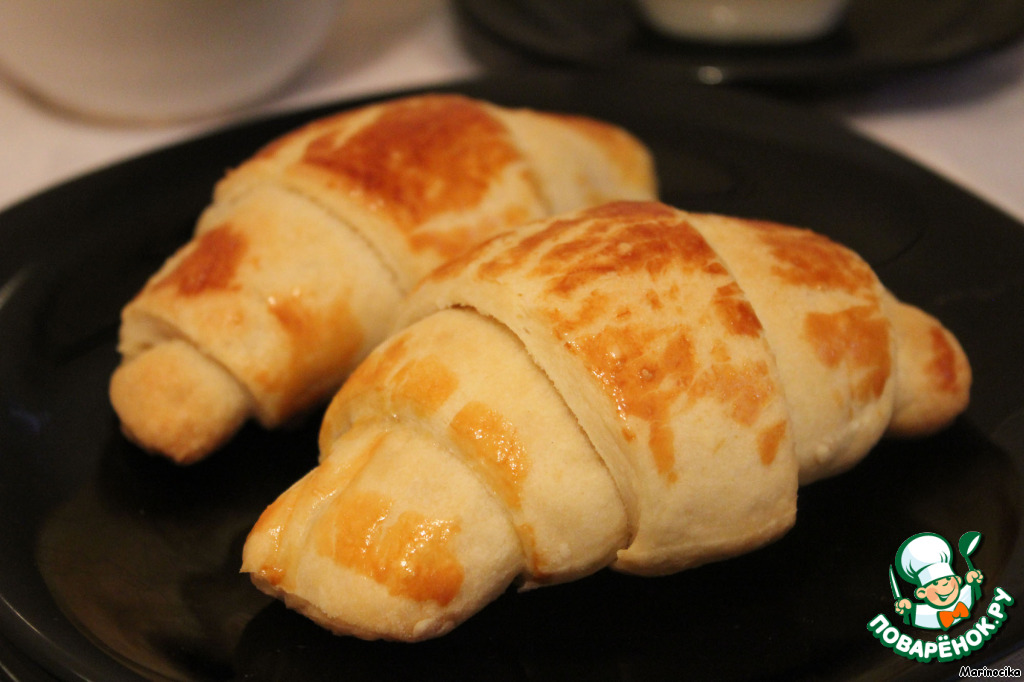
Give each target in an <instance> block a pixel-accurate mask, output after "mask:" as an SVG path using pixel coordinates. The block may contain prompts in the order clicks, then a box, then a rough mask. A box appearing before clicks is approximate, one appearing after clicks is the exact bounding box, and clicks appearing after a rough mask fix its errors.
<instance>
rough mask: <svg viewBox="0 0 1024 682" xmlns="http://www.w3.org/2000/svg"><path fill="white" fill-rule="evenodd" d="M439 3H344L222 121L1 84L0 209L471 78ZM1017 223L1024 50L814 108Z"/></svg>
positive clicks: (1023, 209)
mask: <svg viewBox="0 0 1024 682" xmlns="http://www.w3.org/2000/svg"><path fill="white" fill-rule="evenodd" d="M482 71H483V67H482V66H481V65H480V64H479V63H478V62H476V61H475V60H474V58H473V57H472V56H471V55H469V54H468V53H467V52H466V51H465V50H464V49H463V48H462V46H461V44H460V43H459V41H458V39H457V36H456V22H455V19H454V17H453V15H452V11H451V9H450V8H449V6H448V4H447V2H446V1H445V0H402V2H399V3H381V2H373V0H346V5H345V8H344V9H343V11H342V15H341V17H340V21H339V22H338V25H337V28H336V30H335V31H334V32H333V34H332V36H331V39H330V40H329V42H328V44H327V46H326V48H325V49H324V50H323V52H322V53H321V54H320V55H319V56H318V58H317V59H316V60H315V61H314V62H313V63H312V64H311V65H310V67H309V68H308V69H307V70H306V71H305V72H304V73H303V74H302V75H300V76H299V77H298V78H297V79H296V80H295V81H293V82H292V83H290V84H289V85H288V86H287V87H286V88H285V89H284V90H283V91H281V92H279V93H278V94H277V96H276V97H274V98H273V99H271V100H269V101H266V102H264V103H263V104H261V105H259V106H256V107H253V108H250V109H249V110H247V111H244V112H239V113H237V114H235V115H233V116H231V117H225V118H221V119H216V120H206V121H203V122H198V123H189V124H181V125H172V126H166V127H146V126H136V127H118V126H115V125H108V124H103V123H98V122H95V121H84V120H79V119H76V118H74V117H73V116H69V115H67V114H63V113H60V112H56V111H53V110H51V109H49V108H47V107H46V106H45V105H43V104H41V103H40V102H37V101H35V100H33V99H32V98H31V97H30V96H26V93H25V92H23V91H22V90H20V89H18V88H17V87H16V86H15V85H14V84H12V83H10V82H8V81H5V80H3V79H2V77H0V210H2V209H3V208H5V207H7V206H9V205H11V204H13V203H15V202H17V201H19V200H21V199H24V198H26V197H28V196H31V195H32V194H35V193H36V192H38V191H40V190H42V189H45V188H47V187H49V186H51V185H54V184H57V183H59V182H62V181H64V180H67V179H70V178H73V177H75V176H77V175H79V174H82V173H86V172H89V171H91V170H95V169H97V168H101V167H103V166H106V165H108V164H111V163H114V162H116V161H118V160H121V159H124V158H127V157H130V156H134V155H137V154H140V153H144V152H146V151H148V150H150V149H154V148H157V147H161V146H164V145H166V144H169V143H171V142H174V141H177V140H181V139H185V138H188V137H191V136H194V135H196V134H199V133H201V132H204V131H206V130H210V129H212V128H216V127H218V126H222V125H225V124H227V123H230V122H232V121H234V120H240V119H244V118H246V117H252V116H261V115H268V114H273V113H276V112H280V111H286V110H290V109H297V108H302V107H306V106H312V105H315V104H320V103H326V102H330V101H335V100H340V99H345V98H349V97H355V96H358V95H364V94H370V93H376V92H387V91H392V90H397V89H401V88H403V87H408V86H420V85H430V84H434V83H439V82H444V81H447V80H452V79H459V78H467V77H471V76H473V75H474V74H477V73H481V72H482ZM815 106H817V107H818V108H821V109H823V110H826V111H828V112H829V113H830V114H833V115H835V116H836V117H838V118H839V119H841V120H844V121H846V122H847V123H849V124H850V125H851V126H853V127H854V128H856V129H857V130H859V131H861V132H863V133H865V134H866V135H868V136H870V137H872V138H875V139H876V140H879V141H881V142H883V143H884V144H886V145H888V146H890V147H891V148H893V149H895V150H898V151H899V152H901V153H902V154H904V155H906V156H909V157H911V158H913V159H915V160H916V161H918V162H920V163H922V164H923V165H925V166H928V167H929V168H931V169H933V170H935V171H938V172H939V173H941V174H943V175H945V176H947V177H948V178H950V179H952V180H954V181H955V182H957V183H959V184H961V185H963V186H964V187H966V188H968V189H969V190H971V191H972V192H974V193H976V194H978V195H979V196H981V197H983V198H985V199H986V200H988V201H989V202H991V203H993V204H995V205H996V206H999V207H1000V208H1002V209H1003V210H1005V211H1007V212H1009V213H1010V214H1012V215H1013V216H1015V217H1016V218H1018V219H1019V220H1021V221H1024V44H1021V45H1018V46H1016V47H1013V48H1010V49H1005V50H1001V51H999V52H997V53H995V54H994V55H987V56H985V57H983V58H975V59H971V60H969V61H966V62H960V63H957V64H955V65H953V66H950V67H945V68H942V69H941V70H937V71H929V72H927V73H926V74H918V75H915V76H913V77H910V78H906V79H900V80H899V81H898V82H895V83H891V84H889V85H886V86H884V87H881V88H878V89H874V90H872V91H870V92H867V93H859V94H856V95H851V96H846V97H844V98H843V99H840V100H833V101H829V102H827V103H821V104H818V105H815Z"/></svg>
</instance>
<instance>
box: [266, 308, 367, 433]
mask: <svg viewBox="0 0 1024 682" xmlns="http://www.w3.org/2000/svg"><path fill="white" fill-rule="evenodd" d="M267 307H268V309H269V310H270V312H271V314H272V315H273V316H274V317H275V318H276V319H277V321H278V322H279V323H280V325H281V328H282V329H284V330H285V332H286V333H287V335H288V340H289V341H290V342H291V348H290V350H291V354H290V362H289V365H288V367H287V368H285V369H283V370H279V371H276V372H274V374H273V378H270V377H269V376H264V377H263V379H262V381H263V383H264V384H268V385H270V386H272V387H274V388H275V390H277V391H279V392H281V393H282V394H284V395H289V396H293V398H292V401H291V405H290V408H289V410H288V411H289V412H290V413H293V412H295V411H298V410H301V409H304V408H306V407H308V406H309V405H310V404H312V403H314V402H316V401H318V400H320V399H321V398H322V397H323V395H324V393H325V392H328V391H333V390H335V389H336V388H337V383H340V377H339V376H338V375H337V373H333V374H332V373H328V372H325V371H324V368H325V367H326V368H332V369H336V368H343V367H348V366H350V364H351V362H352V359H353V358H354V357H355V354H356V353H357V352H358V351H359V349H360V348H361V347H362V344H363V332H362V324H361V323H360V321H359V320H358V319H357V318H356V316H355V315H353V313H352V309H351V307H350V306H349V303H348V300H347V299H346V298H339V299H338V300H335V301H333V303H332V305H330V306H328V307H326V308H322V309H314V308H312V307H310V306H308V305H306V303H305V301H304V299H303V293H302V292H301V291H298V290H296V291H292V292H290V293H289V294H287V295H282V296H271V297H269V298H268V299H267Z"/></svg>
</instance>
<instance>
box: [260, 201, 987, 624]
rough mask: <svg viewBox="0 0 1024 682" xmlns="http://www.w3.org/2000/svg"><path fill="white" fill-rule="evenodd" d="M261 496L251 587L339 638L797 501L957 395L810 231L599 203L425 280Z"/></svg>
mask: <svg viewBox="0 0 1024 682" xmlns="http://www.w3.org/2000/svg"><path fill="white" fill-rule="evenodd" d="M397 324H398V326H399V328H400V331H398V332H396V333H395V334H394V335H393V336H391V337H389V339H388V340H387V341H386V342H385V343H383V344H382V345H381V346H380V347H378V348H377V349H376V350H374V351H373V352H372V353H371V354H370V355H369V357H368V358H367V359H366V360H365V361H364V362H363V363H362V364H361V365H360V366H359V367H358V368H357V369H356V370H355V371H354V372H353V374H352V375H351V377H350V378H349V380H348V381H347V382H346V383H345V384H344V386H343V387H342V388H341V390H340V391H339V392H338V393H337V394H336V395H335V397H334V399H333V400H332V401H331V403H330V405H329V407H328V409H327V412H326V414H325V416H324V420H323V423H322V426H321V431H320V439H319V448H320V461H319V464H318V466H316V467H315V468H314V469H313V470H312V471H311V472H309V473H308V474H307V475H306V476H305V477H303V478H302V479H300V480H299V481H298V482H297V483H295V484H294V485H293V486H292V487H291V488H290V489H288V490H287V491H285V492H284V493H283V494H282V495H281V496H280V497H279V498H278V499H277V500H276V501H275V502H273V503H272V504H271V505H270V506H269V507H268V508H267V509H266V510H265V511H264V512H263V514H262V515H261V516H260V518H259V520H258V521H257V523H256V524H255V526H254V527H253V529H252V531H251V532H250V534H249V536H248V538H247V540H246V543H245V547H244V551H243V564H242V570H243V571H244V572H247V573H249V574H251V576H250V577H251V579H252V581H253V582H254V583H255V585H256V586H257V587H258V588H259V589H261V590H263V591H264V592H266V593H268V594H270V595H273V596H276V597H279V598H281V599H282V600H283V601H284V602H285V603H286V604H287V605H288V606H289V607H291V608H293V609H296V610H298V611H300V612H302V613H304V614H305V615H307V616H308V617H310V618H311V619H313V620H314V621H316V622H318V623H319V624H321V625H322V626H324V627H326V628H329V629H330V630H332V631H334V632H336V633H339V634H351V635H355V636H358V637H361V638H366V639H374V638H385V639H392V640H403V641H417V640H422V639H426V638H431V637H436V636H439V635H442V634H444V633H446V632H448V631H449V630H451V629H452V628H453V627H455V626H456V625H458V624H460V623H462V622H463V621H465V620H466V619H467V618H469V617H470V616H471V615H472V614H474V613H476V612H477V611H479V610H480V609H481V608H483V607H484V606H485V605H486V604H487V603H489V602H490V601H491V600H493V599H494V598H495V597H496V596H497V595H499V594H501V593H502V592H503V591H504V590H506V589H507V587H508V586H509V585H511V584H514V583H516V582H518V584H520V585H521V586H522V587H523V588H531V587H536V586H540V585H548V584H554V583H560V582H564V581H569V580H574V579H577V578H580V577H582V576H585V575H587V574H590V573H593V572H595V571H597V570H599V569H601V568H602V567H605V566H610V567H611V568H613V569H616V570H619V571H624V572H627V573H632V574H638V575H662V574H668V573H672V572H675V571H679V570H682V569H685V568H688V567H692V566H696V565H699V564H703V563H706V562H710V561H714V560H718V559H722V558H725V557H728V556H732V555H736V554H739V553H743V552H747V551H749V550H752V549H754V548H757V547H759V546H761V545H764V544H765V543H767V542H770V541H772V540H773V539H776V538H777V537H779V536H780V535H781V534H783V533H784V532H786V530H787V529H789V528H790V527H791V526H792V524H793V523H794V520H795V513H796V495H797V488H798V485H799V484H800V483H807V482H810V481H813V480H815V479H818V478H821V477H824V476H828V475H832V474H836V473H838V472H840V471H843V470H844V469H847V468H849V467H851V466H852V465H853V464H854V463H856V462H857V461H858V460H859V459H861V458H862V457H864V456H865V454H866V453H867V452H868V451H869V450H870V449H871V447H872V446H873V444H874V443H876V442H877V440H878V439H880V438H881V437H883V436H884V435H887V434H888V435H903V436H911V435H922V434H925V433H930V432H934V431H936V430H938V429H941V428H942V427H943V426H945V425H947V424H948V423H949V422H950V421H951V420H952V419H954V418H955V417H956V415H957V414H958V413H960V412H961V411H962V410H963V409H964V408H965V406H966V403H967V399H968V391H969V384H970V368H969V365H968V363H967V359H966V357H965V356H964V353H963V351H962V349H961V347H960V345H959V344H958V343H957V341H956V339H955V338H954V337H953V336H952V334H951V333H950V332H949V331H947V330H946V329H945V328H943V327H942V325H941V324H940V323H939V322H937V321H936V320H935V319H934V318H932V317H931V316H929V315H927V314H926V313H924V312H922V311H920V310H918V309H917V308H914V307H912V306H910V305H907V304H904V303H902V302H900V301H898V300H897V299H896V298H895V297H894V296H893V295H892V294H890V293H889V292H888V291H887V290H886V289H885V288H884V287H883V286H882V284H880V283H879V281H878V279H877V277H876V276H875V274H874V273H873V272H872V270H871V269H870V267H869V266H868V265H867V264H866V263H865V262H864V261H863V260H861V259H860V258H859V257H858V256H857V255H856V254H855V253H853V252H851V251H850V250H848V249H846V248H844V247H842V246H840V245H838V244H836V243H834V242H832V241H830V240H829V239H827V238H826V237H824V236H821V235H819V234H816V233H814V232H811V231H808V230H804V229H799V228H795V227H789V226H784V225H778V224H773V223H767V222H756V221H750V220H744V219H739V218H730V217H724V216H717V215H698V214H691V213H686V212H683V211H679V210H676V209H674V208H670V207H668V206H666V205H664V204H660V203H652V202H614V203H609V204H606V205H603V206H600V207H593V208H589V209H584V210H581V211H577V212H570V213H566V214H562V215H560V216H556V217H554V218H551V219H548V220H542V221H539V222H535V223H531V224H530V225H528V226H525V227H522V228H520V229H517V230H515V231H514V232H511V233H507V234H505V235H502V236H500V237H497V238H495V239H493V240H491V241H489V242H487V243H485V244H483V245H482V246H480V247H478V248H476V249H474V250H473V251H471V252H470V253H468V254H465V255H464V256H462V257H459V258H457V259H454V260H453V261H451V262H450V263H448V264H446V265H444V266H442V267H441V268H440V269H438V270H437V271H435V272H434V273H432V274H431V275H430V276H428V277H427V278H425V279H424V280H423V281H422V282H421V283H420V284H419V285H418V286H417V287H416V289H415V290H414V291H413V292H412V294H411V295H410V296H409V297H408V299H407V300H406V301H405V302H404V303H403V305H402V310H401V313H400V315H399V317H398V322H397Z"/></svg>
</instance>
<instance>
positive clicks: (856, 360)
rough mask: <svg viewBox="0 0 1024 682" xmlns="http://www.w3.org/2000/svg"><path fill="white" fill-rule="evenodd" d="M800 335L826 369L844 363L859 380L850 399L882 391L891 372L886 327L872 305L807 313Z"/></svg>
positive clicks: (886, 324)
mask: <svg viewBox="0 0 1024 682" xmlns="http://www.w3.org/2000/svg"><path fill="white" fill-rule="evenodd" d="M804 335H805V337H806V339H807V340H808V341H809V342H810V344H811V345H812V346H813V348H814V352H815V355H816V356H817V358H818V359H819V360H820V361H821V362H822V363H824V364H825V366H826V367H831V368H836V367H838V366H839V365H840V364H845V365H846V366H847V367H848V368H849V369H850V370H851V371H856V372H858V373H859V375H860V379H859V380H857V381H855V382H853V384H852V388H853V398H854V399H856V400H860V401H867V400H871V399H873V398H878V397H879V396H881V395H882V393H883V392H884V391H885V386H886V383H887V382H888V381H889V375H890V373H891V370H892V356H891V354H890V350H889V325H888V323H887V322H886V319H885V318H884V317H883V316H882V315H880V314H879V312H878V310H877V309H876V308H875V307H873V306H854V307H852V308H847V309H846V310H842V311H840V312H837V313H809V314H808V315H807V317H806V318H804Z"/></svg>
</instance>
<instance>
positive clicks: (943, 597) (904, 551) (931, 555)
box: [895, 533, 984, 630]
mask: <svg viewBox="0 0 1024 682" xmlns="http://www.w3.org/2000/svg"><path fill="white" fill-rule="evenodd" d="M896 565H897V567H898V569H897V570H899V572H900V575H901V576H902V577H903V579H904V580H906V581H907V582H909V583H912V584H914V585H918V587H917V589H915V590H914V596H915V597H917V598H918V599H920V600H921V603H917V604H915V603H912V602H911V601H910V600H909V599H907V598H905V597H903V598H899V599H897V600H896V605H895V606H896V613H898V614H899V615H901V616H908V615H909V618H910V621H909V622H910V623H911V624H912V625H914V626H915V627H919V628H926V629H931V630H940V629H941V630H948V629H949V628H950V627H952V626H953V625H954V624H956V623H959V622H960V621H961V620H963V619H964V618H967V617H968V616H970V614H971V607H972V606H973V605H974V594H973V592H974V591H973V590H970V589H961V588H962V587H963V586H964V581H965V580H966V584H967V585H974V584H980V583H981V581H982V580H983V579H984V576H983V575H982V573H981V571H979V570H977V569H974V568H972V569H971V570H969V571H968V572H967V575H965V576H964V578H961V577H960V576H958V575H956V573H954V572H953V552H952V549H951V547H950V545H949V543H948V542H946V540H945V538H943V537H942V536H941V535H936V534H935V533H918V534H917V535H914V536H912V537H910V538H908V539H907V540H906V541H905V542H904V543H903V544H902V545H900V548H899V551H897V552H896Z"/></svg>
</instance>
